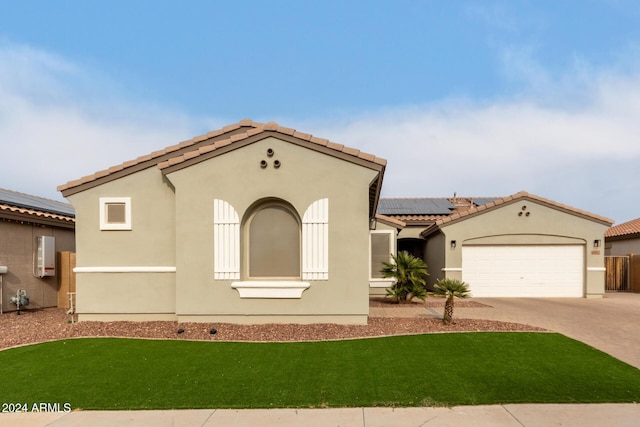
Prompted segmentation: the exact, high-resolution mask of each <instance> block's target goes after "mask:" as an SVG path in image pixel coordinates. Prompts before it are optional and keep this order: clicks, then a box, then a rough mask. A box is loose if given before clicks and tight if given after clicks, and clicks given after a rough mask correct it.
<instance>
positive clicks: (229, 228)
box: [213, 199, 240, 280]
mask: <svg viewBox="0 0 640 427" xmlns="http://www.w3.org/2000/svg"><path fill="white" fill-rule="evenodd" d="M213 251H214V259H213V278H214V280H238V279H240V219H239V217H238V213H237V212H236V210H235V209H234V208H233V206H231V205H230V204H229V203H228V202H226V201H224V200H220V199H214V200H213Z"/></svg>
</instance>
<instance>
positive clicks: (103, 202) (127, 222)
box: [100, 197, 131, 230]
mask: <svg viewBox="0 0 640 427" xmlns="http://www.w3.org/2000/svg"><path fill="white" fill-rule="evenodd" d="M113 203H118V204H121V203H124V222H118V223H110V222H108V221H107V205H109V204H113ZM100 230H131V197H100Z"/></svg>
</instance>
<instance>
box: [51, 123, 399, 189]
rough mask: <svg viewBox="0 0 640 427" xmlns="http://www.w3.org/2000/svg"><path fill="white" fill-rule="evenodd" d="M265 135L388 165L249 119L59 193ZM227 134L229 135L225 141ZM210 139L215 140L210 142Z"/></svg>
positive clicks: (75, 183) (73, 184) (67, 186)
mask: <svg viewBox="0 0 640 427" xmlns="http://www.w3.org/2000/svg"><path fill="white" fill-rule="evenodd" d="M262 132H275V133H280V134H282V135H287V136H289V137H294V138H297V139H299V140H302V141H310V142H312V143H314V144H318V145H321V146H323V147H327V148H329V149H331V150H334V151H336V152H339V153H342V155H343V158H344V155H346V156H347V158H349V157H353V158H354V159H358V160H359V161H365V162H368V163H373V164H375V165H378V166H377V167H380V166H381V167H383V168H384V167H385V166H386V164H387V161H386V160H384V159H380V158H378V157H376V156H374V155H372V154H367V153H362V152H360V151H359V150H356V149H352V148H349V147H345V146H343V145H341V144H336V143H333V142H330V141H328V140H326V139H322V138H316V137H314V136H312V135H310V134H307V133H302V132H298V131H296V130H295V129H291V128H287V127H282V126H280V125H278V124H277V123H275V122H269V123H266V124H261V123H256V122H253V121H252V120H250V119H243V120H241V121H240V122H238V123H235V124H231V125H228V126H225V127H224V128H222V129H220V130H216V131H212V132H209V133H207V134H205V135H200V136H196V137H194V138H192V139H190V140H187V141H182V142H180V143H179V144H177V145H172V146H170V147H167V148H165V149H163V150H158V151H154V152H153V153H151V154H148V155H146V156H140V157H138V158H137V159H135V160H132V161H128V162H125V163H123V164H122V165H119V166H115V167H113V168H110V169H108V170H106V171H100V172H96V173H95V174H93V175H89V176H85V177H83V178H80V179H79V180H74V181H70V182H68V183H66V184H63V185H60V186H58V191H62V192H63V194H64V195H65V196H66V195H70V194H74V193H75V192H77V191H81V189H76V187H81V186H83V185H88V186H89V187H91V186H95V185H99V184H100V183H102V182H107V181H108V180H110V179H116V178H118V177H121V176H125V175H127V174H129V173H133V172H136V171H138V170H141V169H144V168H147V167H151V166H157V167H158V168H159V169H161V170H163V169H166V168H168V167H171V166H176V165H178V164H180V163H183V162H185V161H186V160H190V159H194V158H196V157H198V156H202V155H204V154H207V153H210V152H212V151H215V150H217V149H219V148H222V147H225V146H228V145H231V144H234V143H236V142H239V141H243V140H245V139H247V138H249V137H251V136H254V135H257V134H260V133H262ZM226 134H229V135H227V137H226V138H225V135H226ZM211 139H215V140H214V141H211V142H208V141H209V140H211ZM203 147H207V148H203ZM115 172H117V174H116V175H115V176H113V177H110V175H112V174H114V173H115Z"/></svg>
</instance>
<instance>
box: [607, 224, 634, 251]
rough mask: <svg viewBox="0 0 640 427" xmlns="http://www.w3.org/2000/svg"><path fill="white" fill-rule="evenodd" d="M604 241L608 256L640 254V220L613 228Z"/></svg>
mask: <svg viewBox="0 0 640 427" xmlns="http://www.w3.org/2000/svg"><path fill="white" fill-rule="evenodd" d="M604 239H605V255H606V256H623V255H629V254H640V218H637V219H634V220H631V221H628V222H625V223H622V224H618V225H615V226H613V227H611V228H610V229H608V230H607V232H606V233H605V235H604Z"/></svg>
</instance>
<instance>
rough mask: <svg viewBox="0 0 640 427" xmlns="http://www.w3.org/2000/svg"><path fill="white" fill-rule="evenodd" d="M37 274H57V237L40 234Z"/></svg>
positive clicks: (42, 275)
mask: <svg viewBox="0 0 640 427" xmlns="http://www.w3.org/2000/svg"><path fill="white" fill-rule="evenodd" d="M35 270H36V271H35V274H36V276H38V277H51V276H55V275H56V238H55V237H51V236H38V253H37V254H36V269H35Z"/></svg>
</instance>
